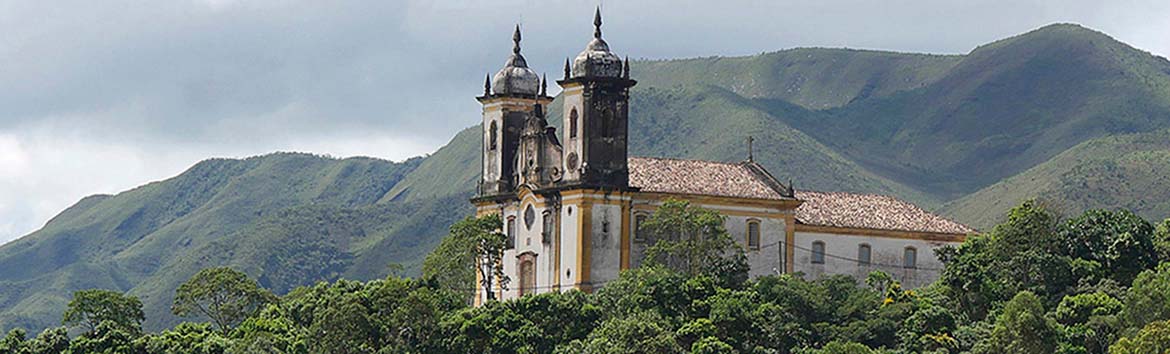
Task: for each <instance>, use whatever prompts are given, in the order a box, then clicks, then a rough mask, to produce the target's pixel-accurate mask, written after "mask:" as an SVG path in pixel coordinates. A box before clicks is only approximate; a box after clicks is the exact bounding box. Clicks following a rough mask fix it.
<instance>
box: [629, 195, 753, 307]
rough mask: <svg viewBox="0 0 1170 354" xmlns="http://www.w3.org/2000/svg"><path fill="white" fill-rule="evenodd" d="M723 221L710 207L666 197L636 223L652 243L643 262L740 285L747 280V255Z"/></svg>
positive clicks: (730, 284)
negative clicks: (705, 207)
mask: <svg viewBox="0 0 1170 354" xmlns="http://www.w3.org/2000/svg"><path fill="white" fill-rule="evenodd" d="M723 222H724V217H723V215H720V214H719V213H717V212H715V211H713V210H708V209H704V208H702V207H698V206H694V205H691V204H690V202H687V201H680V200H674V199H668V200H666V201H665V202H664V203H663V204H662V206H660V207H658V210H656V211H655V212H654V214H653V215H652V216H650V217H649V218H647V219H646V221H645V222H644V223H642V225H641V226H639V230H640V231H641V230H644V231H645V232H646V234H647V239H648V240H649V241H650V242H652V243H653V245H652V246H650V247H649V248H648V249H646V260H645V261H644V262H645V263H646V264H649V265H662V266H665V267H667V268H670V269H674V270H676V271H679V272H682V273H683V274H686V275H689V276H692V277H693V276H698V275H709V276H712V277H715V278H717V279H720V280H721V281H723V282H724V284H725V285H729V286H735V285H738V284H742V283H743V282H744V281H746V280H747V274H748V264H747V257H746V256H745V255H744V251H743V247H741V246H740V245H739V243H737V242H736V241H735V239H734V238H732V237H731V234H729V233H728V232H727V229H725V228H724V227H723Z"/></svg>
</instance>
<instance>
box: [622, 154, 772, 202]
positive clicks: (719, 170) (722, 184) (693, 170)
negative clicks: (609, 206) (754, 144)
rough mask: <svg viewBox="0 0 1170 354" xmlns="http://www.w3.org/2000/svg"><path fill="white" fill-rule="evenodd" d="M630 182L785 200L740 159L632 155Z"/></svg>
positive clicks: (655, 188) (647, 187)
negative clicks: (725, 160)
mask: <svg viewBox="0 0 1170 354" xmlns="http://www.w3.org/2000/svg"><path fill="white" fill-rule="evenodd" d="M629 168H630V186H631V187H637V188H641V190H642V191H643V192H657V193H675V194H693V195H712V196H723V197H735V198H756V199H774V200H784V199H791V198H785V197H784V196H783V195H781V194H780V193H779V192H777V191H776V190H775V189H773V188H771V187H768V184H767V183H766V182H765V181H764V180H763V179H761V178H760V177H759V176H757V175H756V174H755V173H752V171H751V170H749V169H748V168H747V166H745V165H744V164H742V163H724V162H711V161H700V160H676V159H664V158H647V157H631V158H630V159H629Z"/></svg>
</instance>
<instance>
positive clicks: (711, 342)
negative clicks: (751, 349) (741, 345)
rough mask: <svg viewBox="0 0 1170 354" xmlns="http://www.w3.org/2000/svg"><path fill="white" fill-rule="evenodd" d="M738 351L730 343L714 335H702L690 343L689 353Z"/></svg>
mask: <svg viewBox="0 0 1170 354" xmlns="http://www.w3.org/2000/svg"><path fill="white" fill-rule="evenodd" d="M722 353H738V352H737V351H736V350H735V348H732V347H731V345H730V344H727V343H724V342H723V341H722V340H719V338H716V337H703V339H701V340H699V341H698V342H695V344H692V345H691V354H722Z"/></svg>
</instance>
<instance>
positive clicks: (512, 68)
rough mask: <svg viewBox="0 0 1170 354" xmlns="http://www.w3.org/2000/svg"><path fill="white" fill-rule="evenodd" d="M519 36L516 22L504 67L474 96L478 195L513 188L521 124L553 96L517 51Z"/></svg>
mask: <svg viewBox="0 0 1170 354" xmlns="http://www.w3.org/2000/svg"><path fill="white" fill-rule="evenodd" d="M521 39H522V37H521V34H520V25H516V27H515V29H514V30H513V31H512V52H511V53H509V55H508V59H507V61H505V62H504V67H503V68H501V69H500V70H499V71H497V72H496V74H495V75H492V76H489V77H488V78H487V79H486V80H485V82H484V84H483V86H484V93H483V96H480V97H477V99H478V100H479V102H480V103H481V104H483V150H482V152H481V153H482V155H483V156H482V157H483V163H482V168H483V170H482V177H483V178H482V179H481V180H480V183H479V188H478V189H479V191H478V197H477V198H493V197H499V196H505V195H509V194H511V193H513V192H514V191H515V187H516V186H517V185H516V181H517V180H518V177H519V176H518V173H519V172H522V171H521V170H518V169H517V168H516V167H517V163H516V159H517V157H518V156H519V155H520V154H519V152H518V151H517V150H518V149H519V147H520V144H521V138H522V136H521V135H522V130H523V129H524V125H525V123H526V121H527V120H528V117H529V116H531V115H533V114H534V113H533V106H534V105H535V106H538V107H541V106H544V105H547V104H548V103H549V102H552V97H548V96H547V95H546V92H547V90H548V89H547V88H546V87H545V85H547V84H543V83H542V80H541V77H540V75H539V74H537V73H536V71H534V70H532V69H530V68H529V67H528V61H526V60H525V59H524V55H522V54H521V53H520V40H521ZM542 108H543V107H542ZM540 128H542V129H543V128H544V127H540ZM558 155H559V154H558ZM542 156H543V155H542ZM558 164H559V163H558Z"/></svg>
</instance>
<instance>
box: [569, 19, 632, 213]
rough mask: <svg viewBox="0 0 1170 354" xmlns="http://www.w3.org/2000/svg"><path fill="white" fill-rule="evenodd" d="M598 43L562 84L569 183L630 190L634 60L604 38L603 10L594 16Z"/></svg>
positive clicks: (576, 62) (572, 66) (571, 67)
mask: <svg viewBox="0 0 1170 354" xmlns="http://www.w3.org/2000/svg"><path fill="white" fill-rule="evenodd" d="M593 26H594V30H593V40H591V41H589V44H588V45H586V46H585V50H584V51H582V52H581V53H580V54H578V55H577V57H576V58H575V59H573V61H572V63H571V64H570V62H569V60H567V59H566V60H565V76H564V78H563V79H561V80H559V81H557V84H560V85H561V88H562V89H563V91H562V92H563V93H562V96H563V98H564V113H563V114H564V126H563V129H564V133H563V134H564V137H563V139H562V142H563V144H564V158H563V159H562V163H563V164H564V171H565V175H564V179H563V184H565V185H579V186H582V187H592V188H602V189H618V190H624V189H627V188H629V168H628V165H627V162H626V159H627V158H628V149H629V138H628V131H629V113H630V87H633V86H634V84H636V83H637V82H635V81H634V80H630V66H629V60H625V61H623V60H622V59H621V58H620V57H618V56H617V55H616V54H614V53H613V52H611V51H610V50H609V44H607V43H605V40H603V39H601V10H600V9H598V10H597V12H596V13H594V17H593Z"/></svg>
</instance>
